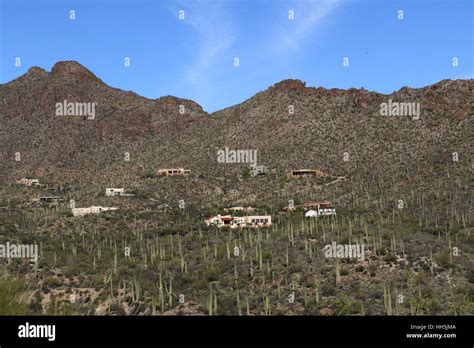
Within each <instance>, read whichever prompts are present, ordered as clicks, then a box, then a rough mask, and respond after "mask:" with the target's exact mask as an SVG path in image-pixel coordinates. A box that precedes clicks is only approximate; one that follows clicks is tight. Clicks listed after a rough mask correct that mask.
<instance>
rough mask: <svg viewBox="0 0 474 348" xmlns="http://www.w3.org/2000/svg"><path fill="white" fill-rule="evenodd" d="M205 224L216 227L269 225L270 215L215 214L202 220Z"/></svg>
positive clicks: (270, 221)
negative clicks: (233, 215)
mask: <svg viewBox="0 0 474 348" xmlns="http://www.w3.org/2000/svg"><path fill="white" fill-rule="evenodd" d="M204 222H205V223H206V225H207V226H211V225H212V226H216V227H219V228H220V227H230V228H237V227H270V226H271V225H272V217H271V216H270V215H255V216H235V217H232V216H231V215H217V216H211V217H209V218H207V219H205V220H204Z"/></svg>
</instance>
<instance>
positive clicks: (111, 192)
mask: <svg viewBox="0 0 474 348" xmlns="http://www.w3.org/2000/svg"><path fill="white" fill-rule="evenodd" d="M124 194H125V190H124V189H123V188H106V189H105V195H106V196H123V195H124Z"/></svg>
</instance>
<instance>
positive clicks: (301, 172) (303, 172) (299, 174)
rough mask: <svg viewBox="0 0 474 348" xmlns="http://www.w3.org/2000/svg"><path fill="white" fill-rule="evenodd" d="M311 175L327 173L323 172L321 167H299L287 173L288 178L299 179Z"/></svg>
mask: <svg viewBox="0 0 474 348" xmlns="http://www.w3.org/2000/svg"><path fill="white" fill-rule="evenodd" d="M310 176H327V174H325V173H323V172H322V171H320V170H319V169H297V170H291V171H289V172H287V173H286V177H287V179H297V178H304V177H310Z"/></svg>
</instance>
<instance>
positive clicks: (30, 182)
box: [16, 178, 40, 186]
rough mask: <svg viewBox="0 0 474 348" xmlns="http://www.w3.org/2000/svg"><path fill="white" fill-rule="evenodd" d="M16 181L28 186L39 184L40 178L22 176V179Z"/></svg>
mask: <svg viewBox="0 0 474 348" xmlns="http://www.w3.org/2000/svg"><path fill="white" fill-rule="evenodd" d="M16 183H17V184H20V185H26V186H39V184H40V183H39V180H38V179H27V178H21V179H20V180H17V181H16Z"/></svg>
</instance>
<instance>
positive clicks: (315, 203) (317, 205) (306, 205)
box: [283, 201, 333, 211]
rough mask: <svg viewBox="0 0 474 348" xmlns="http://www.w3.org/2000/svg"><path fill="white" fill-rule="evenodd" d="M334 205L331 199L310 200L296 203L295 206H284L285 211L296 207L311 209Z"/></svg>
mask: <svg viewBox="0 0 474 348" xmlns="http://www.w3.org/2000/svg"><path fill="white" fill-rule="evenodd" d="M332 207H333V205H332V203H331V202H330V201H321V202H319V201H310V202H304V203H303V204H295V205H294V206H293V207H290V206H286V207H284V208H283V210H284V211H292V210H296V209H303V210H310V209H320V208H332Z"/></svg>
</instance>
